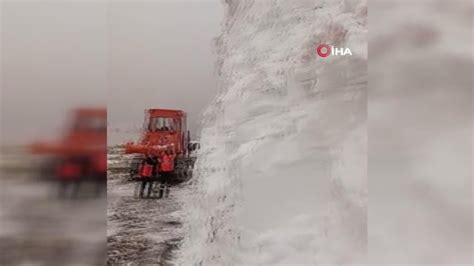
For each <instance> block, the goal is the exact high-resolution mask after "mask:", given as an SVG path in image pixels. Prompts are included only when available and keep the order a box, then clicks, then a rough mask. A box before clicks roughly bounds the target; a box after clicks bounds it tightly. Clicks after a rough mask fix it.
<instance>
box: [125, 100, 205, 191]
mask: <svg viewBox="0 0 474 266" xmlns="http://www.w3.org/2000/svg"><path fill="white" fill-rule="evenodd" d="M198 148H199V144H198V143H193V142H191V141H190V133H189V131H188V130H187V129H186V113H185V112H183V111H180V110H167V109H148V110H146V111H145V122H144V130H143V135H142V136H141V139H140V141H139V142H138V143H133V142H131V143H127V144H126V145H125V153H127V154H137V156H136V157H134V159H133V160H132V165H131V167H130V178H131V179H132V180H137V179H139V170H140V166H141V165H142V164H143V161H144V160H145V157H146V156H154V157H157V158H158V160H159V161H163V157H164V156H166V155H167V154H172V155H173V158H174V163H173V164H172V168H171V169H170V170H171V171H172V177H173V178H172V179H173V183H179V182H182V181H186V180H188V179H189V178H190V177H191V175H192V167H193V166H194V161H195V157H194V156H192V152H193V151H195V150H196V149H198Z"/></svg>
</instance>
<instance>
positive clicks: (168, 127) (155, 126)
mask: <svg viewBox="0 0 474 266" xmlns="http://www.w3.org/2000/svg"><path fill="white" fill-rule="evenodd" d="M149 129H150V130H151V131H174V130H176V123H175V121H174V119H173V118H168V117H153V118H151V119H150V126H149Z"/></svg>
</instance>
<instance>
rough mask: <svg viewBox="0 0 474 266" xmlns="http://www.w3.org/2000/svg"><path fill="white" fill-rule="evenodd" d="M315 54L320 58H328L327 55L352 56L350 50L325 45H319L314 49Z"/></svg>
mask: <svg viewBox="0 0 474 266" xmlns="http://www.w3.org/2000/svg"><path fill="white" fill-rule="evenodd" d="M316 53H317V54H318V55H319V56H320V57H323V58H324V57H328V56H329V55H342V56H344V55H352V52H351V49H349V48H344V47H342V48H341V47H334V46H329V45H327V44H320V45H318V47H316Z"/></svg>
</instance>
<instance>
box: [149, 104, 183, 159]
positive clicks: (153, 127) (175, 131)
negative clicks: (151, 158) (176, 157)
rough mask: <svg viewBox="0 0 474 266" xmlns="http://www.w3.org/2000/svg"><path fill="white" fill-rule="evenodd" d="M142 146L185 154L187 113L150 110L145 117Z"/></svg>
mask: <svg viewBox="0 0 474 266" xmlns="http://www.w3.org/2000/svg"><path fill="white" fill-rule="evenodd" d="M145 117H146V118H145V130H144V131H145V134H144V135H143V138H142V140H141V144H142V145H147V146H160V147H165V148H167V149H168V150H172V151H173V152H174V153H175V154H183V153H184V152H185V148H184V147H186V145H187V142H186V113H185V112H183V111H179V110H167V109H149V110H147V111H146V116H145Z"/></svg>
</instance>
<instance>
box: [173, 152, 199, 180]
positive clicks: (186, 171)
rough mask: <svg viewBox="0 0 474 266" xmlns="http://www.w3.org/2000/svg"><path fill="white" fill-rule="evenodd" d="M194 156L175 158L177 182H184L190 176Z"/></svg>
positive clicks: (194, 159)
mask: <svg viewBox="0 0 474 266" xmlns="http://www.w3.org/2000/svg"><path fill="white" fill-rule="evenodd" d="M195 162H196V157H178V158H176V168H175V178H176V181H177V182H178V183H181V182H185V181H187V180H189V179H191V178H192V173H193V168H194V163H195Z"/></svg>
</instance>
